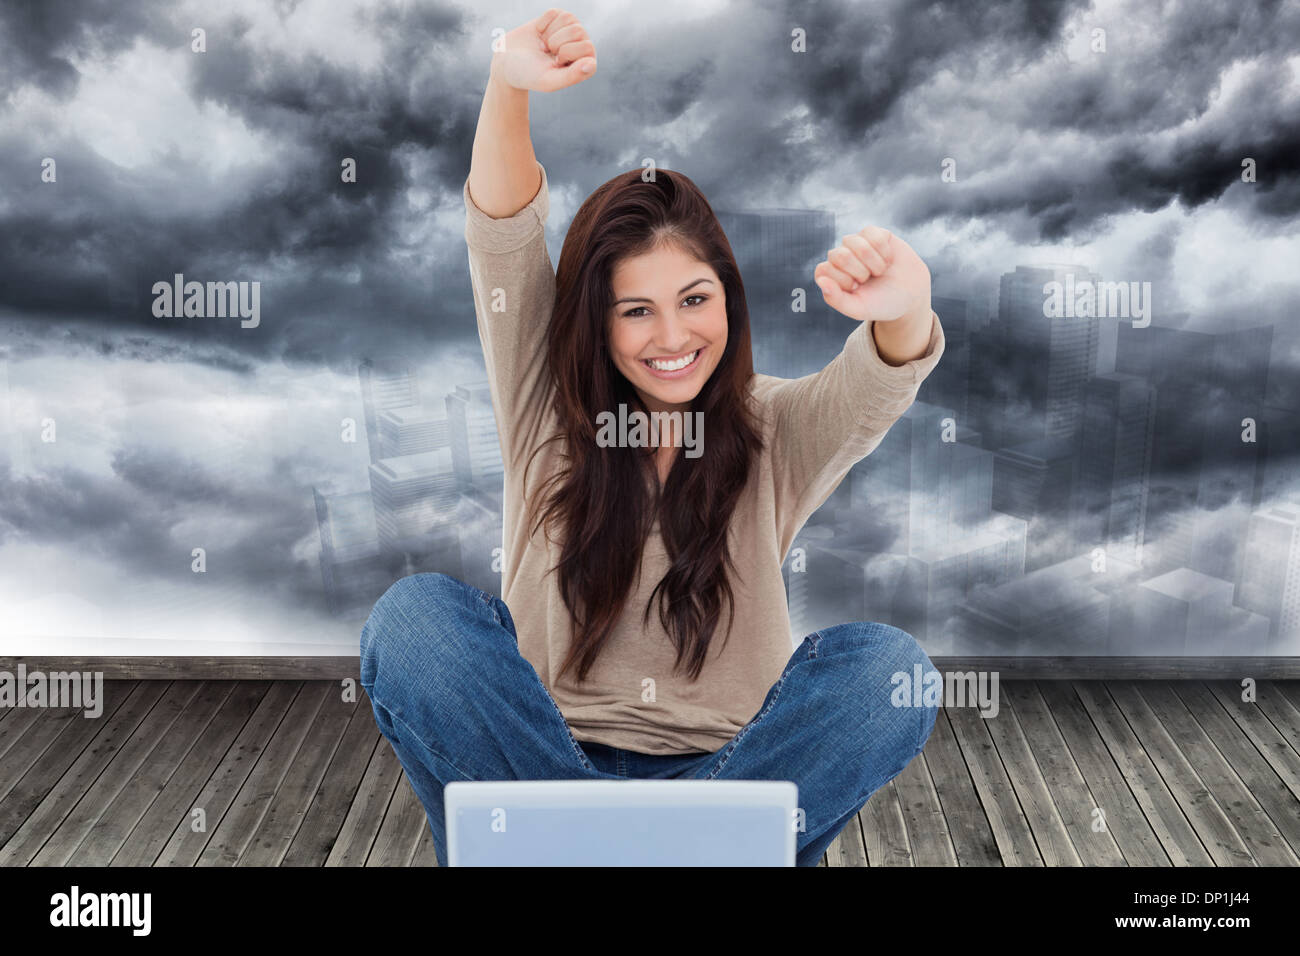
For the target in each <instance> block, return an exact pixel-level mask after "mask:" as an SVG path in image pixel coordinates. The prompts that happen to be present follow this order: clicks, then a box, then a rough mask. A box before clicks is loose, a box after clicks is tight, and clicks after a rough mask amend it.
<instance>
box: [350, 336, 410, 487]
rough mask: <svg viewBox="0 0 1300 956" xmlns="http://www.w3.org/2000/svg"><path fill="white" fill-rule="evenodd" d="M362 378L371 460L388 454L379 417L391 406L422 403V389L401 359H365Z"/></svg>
mask: <svg viewBox="0 0 1300 956" xmlns="http://www.w3.org/2000/svg"><path fill="white" fill-rule="evenodd" d="M357 375H358V377H359V378H360V380H361V406H362V409H363V412H364V414H365V420H366V441H368V442H369V443H370V461H371V462H376V461H379V460H380V459H381V458H385V457H387V456H386V455H385V454H384V447H383V437H382V435H383V433H382V431H381V430H380V427H379V416H380V415H381V414H382V413H383V412H384V411H385V410H387V409H390V408H403V407H407V406H411V405H418V404H419V403H420V390H419V387H418V386H417V384H416V381H415V376H414V375H412V374H411V367H410V365H409V364H407V363H406V362H404V361H401V360H398V359H379V360H374V359H365V360H364V361H362V362H361V364H360V365H359V366H358V367H357Z"/></svg>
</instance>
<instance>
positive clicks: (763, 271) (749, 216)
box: [717, 208, 856, 378]
mask: <svg viewBox="0 0 1300 956" xmlns="http://www.w3.org/2000/svg"><path fill="white" fill-rule="evenodd" d="M717 216H718V222H719V223H720V224H721V225H722V230H723V232H725V233H726V235H727V239H728V241H729V242H730V244H731V251H732V254H733V255H734V256H735V257H736V264H737V265H738V266H739V268H740V274H741V277H742V279H743V281H744V285H745V300H746V304H747V305H748V307H749V318H750V329H751V334H752V338H753V344H754V369H755V371H757V372H759V373H762V374H766V375H776V376H778V377H780V378H799V377H801V376H803V375H808V374H811V373H812V372H816V371H818V370H819V369H821V368H823V367H824V366H825V365H826V363H827V362H829V361H830V360H831V359H833V358H834V357H835V356H836V355H837V354H838V353H839V351H840V349H841V348H843V346H844V340H845V339H846V338H848V335H849V333H850V332H852V331H853V328H854V326H855V324H856V323H854V322H853V320H851V319H848V318H846V317H845V316H843V315H840V314H839V313H838V312H836V311H835V310H834V309H832V308H830V307H829V306H827V305H826V303H825V301H824V300H823V299H822V294H821V290H820V289H818V288H817V283H815V282H814V281H813V270H814V269H815V268H816V267H817V263H819V262H820V261H821V260H823V259H825V258H826V255H827V253H828V252H829V251H830V250H831V249H833V248H834V247H835V246H836V245H837V244H838V242H839V237H838V235H837V233H836V230H835V214H834V213H832V212H827V211H824V210H817V209H786V208H772V209H750V210H744V211H729V210H718V211H717ZM796 289H802V290H803V294H802V298H803V303H804V308H805V310H806V311H803V312H795V311H793V308H792V303H793V302H794V301H795V290H796Z"/></svg>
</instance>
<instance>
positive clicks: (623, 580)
mask: <svg viewBox="0 0 1300 956" xmlns="http://www.w3.org/2000/svg"><path fill="white" fill-rule="evenodd" d="M595 66H596V60H595V48H594V46H593V45H592V43H591V40H590V39H589V38H588V36H587V34H586V32H585V30H583V28H582V26H581V24H580V23H579V22H578V21H577V20H576V19H575V18H574V17H573V16H572V15H571V14H568V13H563V12H560V11H557V10H548V11H547V12H546V13H545V14H543V15H542V16H541V17H539V18H538V19H536V20H534V21H532V22H530V23H527V24H525V25H524V26H521V27H519V28H518V29H516V30H514V31H513V32H511V33H509V34H507V35H506V37H505V40H504V45H503V49H501V50H500V52H497V53H496V54H495V55H494V58H493V62H492V67H491V74H490V79H489V82H488V86H487V91H486V93H485V95H484V98H483V107H482V112H481V114H480V117H479V124H478V132H477V135H476V136H475V140H474V146H473V156H472V161H471V168H470V173H469V176H468V178H467V180H466V182H465V186H464V200H465V207H466V227H465V236H466V241H467V244H468V247H469V262H470V276H471V280H472V284H473V289H474V297H475V304H476V311H477V314H478V327H479V334H480V337H481V339H482V342H483V349H484V357H485V360H486V364H487V370H488V377H489V380H490V383H491V388H492V397H493V402H494V406H495V411H496V420H497V427H498V431H499V433H500V438H501V446H502V455H503V459H504V462H505V505H504V521H505V541H504V545H505V547H504V559H503V573H502V594H503V595H504V598H505V599H504V600H502V599H500V598H497V597H495V596H493V595H489V594H487V593H484V592H482V591H479V590H477V589H475V588H472V587H469V586H467V585H465V584H463V583H461V582H459V581H457V580H455V579H453V578H450V577H447V576H445V575H440V574H417V575H412V576H409V577H406V578H404V579H402V580H399V581H398V582H397V583H395V584H394V585H393V586H392V587H391V588H390V589H389V590H388V592H387V593H385V594H384V596H383V597H382V598H381V599H380V600H379V602H378V603H377V604H376V605H375V608H374V610H373V611H372V613H371V615H370V618H369V620H368V621H367V622H366V624H365V627H364V629H363V631H362V642H361V643H362V647H361V654H362V670H361V674H362V684H363V686H364V687H365V688H366V691H367V692H368V693H369V694H370V699H371V703H372V706H373V708H374V712H375V717H376V720H377V721H378V723H379V726H380V728H381V730H382V731H383V733H384V735H385V736H386V737H387V738H388V740H389V741H390V742H391V744H392V746H393V749H394V751H395V752H396V754H397V756H398V757H399V759H400V760H401V762H402V765H403V766H404V767H405V768H406V772H407V775H408V777H409V778H410V781H411V784H412V786H413V787H414V788H415V791H416V793H417V794H418V795H419V797H420V799H421V800H422V801H423V803H424V805H425V808H426V811H427V815H428V819H429V826H430V828H431V829H432V832H433V836H434V844H435V849H436V852H437V855H438V860H439V862H440V863H441V864H444V865H445V863H446V858H445V830H444V820H443V803H442V788H443V786H444V785H445V784H446V783H448V782H450V781H453V780H508V779H552V778H590V779H599V778H623V777H655V778H683V779H691V778H695V779H776V780H793V781H794V782H795V783H796V784H797V785H798V788H799V797H800V807H801V809H802V810H803V820H802V826H801V827H800V831H799V834H798V862H799V863H800V865H815V864H816V863H817V861H818V860H819V858H820V857H821V855H822V852H823V851H824V850H825V848H826V846H827V845H828V844H829V843H830V842H831V840H832V839H834V837H835V835H836V834H837V833H838V832H839V831H840V830H841V829H842V828H843V827H844V826H845V825H846V824H847V823H849V822H850V821H851V820H852V819H853V817H854V815H855V814H856V813H857V811H858V810H859V809H860V808H861V807H862V805H863V804H864V803H865V802H866V800H867V799H868V797H870V795H871V794H872V793H873V792H874V791H875V790H877V789H879V788H880V787H881V786H883V785H884V784H885V783H886V782H887V781H889V780H890V779H892V778H893V777H894V776H895V775H897V774H898V773H899V772H900V771H901V770H902V769H903V768H904V767H905V766H906V765H907V764H908V762H909V761H911V759H912V758H913V757H914V756H915V755H916V754H917V753H919V752H920V750H921V748H922V746H923V745H924V743H925V740H926V738H927V737H928V736H929V733H930V730H931V728H932V727H933V724H934V719H935V710H934V708H933V707H912V706H893V704H892V701H891V691H892V690H893V689H894V682H893V681H892V680H891V678H892V677H893V675H895V674H898V673H900V672H901V673H903V674H905V675H907V676H908V677H909V678H910V677H911V676H912V674H913V666H914V665H916V664H920V665H921V666H922V668H923V669H924V670H925V671H929V670H930V669H931V665H930V662H929V659H928V658H927V657H926V655H925V653H924V652H923V651H922V650H921V648H920V647H919V646H918V645H917V643H916V642H915V641H914V640H913V639H912V637H911V636H910V635H908V634H906V633H905V632H903V631H901V630H899V629H898V628H895V627H891V626H889V625H886V624H879V623H851V624H844V625H841V626H838V627H832V628H829V629H827V630H823V631H820V632H818V633H816V634H813V635H810V636H809V637H807V638H806V639H804V641H803V643H801V644H800V645H799V646H798V647H797V648H796V649H795V650H794V653H793V654H791V642H790V635H789V617H788V611H787V607H786V601H785V589H784V581H783V578H782V574H781V564H782V561H783V560H784V557H785V555H786V553H787V552H788V550H789V548H790V545H791V542H792V540H793V539H794V536H795V534H796V533H797V531H798V530H799V528H800V527H801V526H802V525H803V523H804V521H805V520H806V519H807V518H808V517H809V515H811V514H812V512H813V511H815V510H816V509H817V507H818V506H819V505H820V504H821V503H822V502H824V501H825V500H826V498H827V497H828V496H829V495H830V493H831V492H832V491H833V490H834V489H835V487H836V485H838V484H839V482H840V480H841V479H842V478H843V477H844V476H845V474H846V473H847V472H848V470H849V468H850V467H851V466H852V465H853V463H854V462H856V461H858V460H860V459H861V458H863V457H865V456H866V455H868V454H869V453H870V452H871V451H872V450H873V449H875V448H876V446H877V445H879V443H880V441H881V439H882V438H883V436H884V434H885V432H886V431H887V430H888V429H889V427H890V426H891V425H892V424H893V423H894V422H895V421H896V420H897V419H898V417H899V416H900V415H902V414H903V412H904V411H906V409H907V408H908V406H910V405H911V403H912V401H913V400H914V399H915V396H916V392H917V389H918V387H919V386H920V383H921V381H922V380H924V378H925V377H926V376H927V375H928V374H929V373H930V371H931V370H932V369H933V368H934V366H935V365H936V364H937V363H938V361H939V358H940V356H941V355H942V353H943V348H944V339H943V332H942V329H941V328H940V326H939V321H938V317H937V316H936V315H935V314H934V313H933V312H932V311H931V308H930V280H929V272H928V270H927V269H926V267H925V264H924V263H923V262H922V261H921V260H920V258H919V257H918V256H917V255H916V253H915V252H913V251H912V249H911V248H910V247H908V245H907V244H906V243H904V242H903V241H902V240H901V239H899V238H898V237H896V236H891V235H890V234H889V233H888V232H886V231H885V230H883V229H878V228H874V227H872V228H867V229H864V230H862V231H861V232H860V233H858V234H856V235H852V236H846V237H844V240H843V242H842V244H841V245H840V246H839V247H837V248H836V249H834V250H831V251H830V253H829V254H828V257H827V261H825V262H822V263H821V264H820V265H818V267H817V269H816V270H815V273H814V279H815V281H816V282H817V284H818V286H819V288H820V289H821V290H822V294H823V296H824V297H825V299H826V301H827V303H828V304H829V305H830V306H831V307H832V308H835V309H836V310H838V311H840V312H842V313H843V314H844V315H846V316H848V317H849V318H852V319H856V320H858V321H859V322H860V323H861V324H860V325H859V326H857V327H856V328H855V329H854V331H853V332H852V333H851V334H850V335H849V336H848V338H847V341H846V342H845V345H844V349H843V351H842V352H841V353H840V354H839V355H838V356H837V357H836V358H835V359H834V360H833V361H832V362H831V363H830V364H829V365H827V366H826V368H824V369H823V370H822V371H821V372H819V373H817V374H816V375H811V376H808V377H806V378H802V379H798V380H785V379H778V378H772V377H769V376H764V375H755V374H754V372H753V363H752V358H751V351H750V338H749V319H748V312H747V309H746V305H745V294H744V288H743V286H742V284H741V280H740V275H739V273H738V271H737V267H736V263H735V260H734V258H733V257H732V254H731V250H730V247H729V245H728V243H727V240H726V238H725V236H724V235H723V233H722V230H721V229H720V228H719V226H718V222H717V220H716V218H715V217H714V215H713V212H712V210H711V209H710V207H709V205H708V203H707V201H706V200H705V199H704V197H703V196H702V195H701V194H700V193H699V190H698V189H696V187H695V185H694V184H693V183H692V182H691V181H690V180H689V179H688V178H687V177H685V176H683V175H681V174H680V173H676V172H672V171H669V170H664V169H659V170H657V171H656V175H655V176H654V177H653V181H650V182H646V181H643V178H642V175H641V171H640V170H635V171H632V172H627V173H623V174H621V175H619V176H616V177H614V178H613V179H612V180H610V181H609V182H607V183H605V184H604V185H603V186H601V187H600V188H599V189H597V190H596V192H595V193H593V194H592V195H591V197H589V198H588V199H587V201H586V202H585V203H584V204H583V206H582V208H581V209H580V210H579V211H578V213H577V215H576V216H575V217H574V220H573V223H572V225H571V226H570V228H569V232H568V235H567V237H566V239H565V242H564V247H563V251H562V253H561V256H560V261H559V266H558V269H554V270H553V269H552V266H551V261H550V257H549V255H548V252H547V248H546V244H545V222H546V219H547V215H548V211H549V194H548V191H547V181H546V171H545V169H544V168H543V167H542V166H541V164H540V163H539V162H538V161H537V159H536V157H535V156H534V154H533V148H532V144H531V142H530V140H529V129H528V95H529V91H530V90H531V91H549V90H557V89H562V88H564V87H567V86H571V85H573V84H574V83H577V82H581V81H582V80H583V79H585V78H587V77H589V76H591V75H592V74H594V72H595ZM647 178H649V177H647ZM792 320H794V317H792ZM620 406H621V407H620ZM633 412H636V413H640V414H642V415H645V416H647V417H654V420H655V421H656V423H657V424H658V425H659V426H660V427H659V428H658V429H657V431H658V436H657V440H656V438H655V437H654V430H651V431H650V432H649V433H648V435H647V432H646V430H645V429H641V430H639V431H637V433H636V435H635V436H634V438H632V439H629V437H628V436H629V435H631V434H632V431H629V430H628V429H626V428H620V429H619V430H618V434H619V435H620V436H621V437H622V439H623V440H622V441H619V442H614V443H611V442H610V440H609V439H610V437H611V435H613V434H614V433H615V430H614V429H612V428H609V427H608V425H609V423H610V421H611V420H612V419H613V417H615V416H619V415H621V416H623V420H624V421H626V420H627V417H628V415H629V414H630V413H633ZM674 413H676V414H675V415H674ZM697 423H698V426H699V427H702V429H703V433H702V434H700V433H699V427H696V426H697ZM692 431H693V432H695V434H693V435H688V432H692ZM688 438H690V439H691V441H687V439H688ZM908 703H909V704H910V703H911V701H910V698H909V700H908Z"/></svg>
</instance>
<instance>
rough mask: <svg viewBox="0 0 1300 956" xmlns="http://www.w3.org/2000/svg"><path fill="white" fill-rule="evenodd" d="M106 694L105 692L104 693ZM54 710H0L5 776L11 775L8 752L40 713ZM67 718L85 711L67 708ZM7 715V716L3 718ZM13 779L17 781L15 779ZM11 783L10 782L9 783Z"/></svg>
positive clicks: (0, 749) (0, 783) (0, 785)
mask: <svg viewBox="0 0 1300 956" xmlns="http://www.w3.org/2000/svg"><path fill="white" fill-rule="evenodd" d="M105 693H107V691H105ZM53 709H54V708H50V707H46V708H40V707H3V708H0V768H3V770H4V773H5V775H6V776H8V775H9V774H11V773H12V770H11V769H10V767H9V764H8V763H7V757H6V755H7V754H8V753H9V750H10V749H11V748H12V747H13V746H14V744H15V743H17V742H18V740H19V738H21V737H22V736H23V735H24V734H26V733H27V729H28V728H29V727H31V726H32V724H34V723H36V721H37V719H38V718H39V717H40V716H41V714H42V713H47V712H49V711H50V710H53ZM68 713H69V716H71V715H72V714H73V713H76V714H78V715H79V716H81V717H85V711H84V710H80V711H74V710H72V709H71V708H68ZM5 715H8V716H5ZM13 779H17V778H16V777H15V778H13ZM3 780H4V778H3V777H0V788H3V787H4V783H3ZM10 782H11V783H12V780H11V781H10Z"/></svg>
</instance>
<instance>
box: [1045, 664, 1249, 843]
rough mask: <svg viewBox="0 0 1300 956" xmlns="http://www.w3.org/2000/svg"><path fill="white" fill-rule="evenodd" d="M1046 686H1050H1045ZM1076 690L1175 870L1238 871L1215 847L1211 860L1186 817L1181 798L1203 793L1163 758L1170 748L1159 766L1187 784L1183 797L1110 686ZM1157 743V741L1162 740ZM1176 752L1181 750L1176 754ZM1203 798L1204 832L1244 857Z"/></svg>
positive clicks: (1163, 750)
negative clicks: (1225, 840) (1225, 839)
mask: <svg viewBox="0 0 1300 956" xmlns="http://www.w3.org/2000/svg"><path fill="white" fill-rule="evenodd" d="M1043 686H1044V687H1049V686H1051V685H1049V684H1047V683H1044V685H1043ZM1072 687H1073V690H1074V693H1075V695H1076V696H1077V697H1078V698H1079V700H1080V702H1081V703H1082V704H1083V706H1084V709H1085V710H1086V711H1087V712H1088V716H1089V718H1090V719H1091V720H1092V723H1093V726H1094V727H1096V728H1097V732H1098V733H1099V734H1100V735H1101V738H1102V740H1103V742H1104V743H1105V744H1106V750H1107V752H1108V753H1109V754H1110V756H1111V759H1112V760H1114V761H1115V764H1116V766H1118V767H1119V768H1120V772H1121V773H1123V775H1124V781H1125V783H1127V784H1128V786H1129V790H1130V791H1131V792H1132V794H1133V798H1134V799H1135V800H1137V802H1138V806H1140V807H1141V808H1142V812H1143V813H1144V814H1145V815H1146V818H1147V823H1148V824H1150V826H1151V829H1152V830H1154V831H1155V834H1156V836H1157V837H1158V838H1159V839H1160V845H1161V847H1162V848H1163V849H1164V851H1165V852H1166V853H1167V854H1169V859H1170V862H1172V863H1173V864H1174V866H1215V865H1220V864H1219V861H1220V860H1222V861H1224V862H1223V863H1222V865H1225V866H1231V865H1234V864H1235V859H1234V857H1233V855H1232V854H1231V853H1229V852H1227V851H1226V850H1224V849H1221V848H1219V847H1216V848H1215V853H1214V854H1211V853H1210V852H1209V851H1208V850H1207V849H1206V846H1205V844H1204V842H1203V841H1202V840H1201V837H1200V835H1199V833H1198V828H1197V827H1196V825H1195V821H1194V820H1192V819H1189V815H1188V814H1187V813H1185V812H1184V808H1183V805H1182V803H1181V802H1180V800H1179V795H1181V796H1182V797H1183V798H1184V799H1191V797H1192V792H1194V791H1195V790H1196V788H1198V787H1199V781H1193V780H1189V779H1187V778H1186V774H1185V771H1183V770H1181V769H1178V768H1176V767H1174V766H1171V765H1170V764H1168V763H1167V762H1166V761H1165V760H1164V758H1163V757H1160V755H1161V754H1164V753H1167V751H1168V748H1165V747H1164V744H1163V743H1161V745H1160V749H1157V750H1156V756H1157V757H1160V759H1161V763H1163V764H1164V765H1165V768H1166V769H1169V770H1170V772H1171V775H1172V777H1173V781H1174V783H1176V784H1178V781H1180V780H1181V781H1183V782H1182V783H1180V784H1178V786H1179V793H1178V794H1175V792H1174V789H1173V786H1172V785H1171V783H1170V781H1169V780H1167V779H1166V778H1165V776H1164V774H1163V772H1162V769H1161V767H1160V766H1157V762H1156V759H1153V756H1152V754H1150V753H1148V752H1147V750H1146V749H1145V748H1144V747H1143V743H1142V741H1141V740H1140V739H1139V737H1138V735H1137V733H1135V728H1134V727H1133V726H1131V725H1130V724H1129V721H1128V719H1127V718H1126V717H1125V716H1124V713H1123V711H1122V710H1121V709H1120V707H1119V705H1118V704H1117V703H1116V702H1115V698H1114V697H1112V696H1111V695H1110V693H1109V691H1108V690H1107V689H1106V685H1105V684H1103V683H1101V682H1093V681H1080V682H1076V683H1074V684H1073V685H1072ZM1155 739H1156V740H1157V741H1159V737H1158V736H1156V737H1155ZM1173 749H1174V751H1176V750H1177V748H1173ZM1175 771H1177V772H1175ZM1189 785H1191V786H1192V788H1193V790H1192V791H1189V790H1188V786H1189ZM1204 798H1205V795H1204V794H1201V795H1199V796H1197V798H1196V799H1197V801H1198V802H1194V803H1193V804H1192V805H1193V807H1194V808H1195V809H1196V813H1197V814H1200V815H1203V816H1204V817H1205V818H1206V819H1204V820H1203V821H1202V826H1204V827H1206V828H1208V830H1209V832H1211V833H1220V832H1222V833H1227V834H1231V836H1230V837H1229V839H1230V841H1232V842H1236V843H1237V844H1238V845H1239V849H1240V851H1241V852H1242V853H1245V852H1246V847H1245V844H1242V843H1241V842H1240V840H1237V839H1236V836H1235V833H1233V832H1232V828H1231V826H1229V825H1228V823H1227V818H1226V817H1223V815H1222V812H1221V811H1219V809H1218V807H1215V806H1213V805H1212V804H1211V805H1210V806H1209V807H1204V806H1200V805H1199V801H1204ZM1247 855H1249V854H1247Z"/></svg>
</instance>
